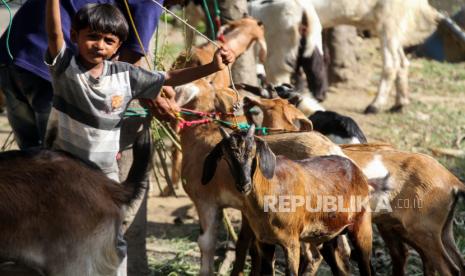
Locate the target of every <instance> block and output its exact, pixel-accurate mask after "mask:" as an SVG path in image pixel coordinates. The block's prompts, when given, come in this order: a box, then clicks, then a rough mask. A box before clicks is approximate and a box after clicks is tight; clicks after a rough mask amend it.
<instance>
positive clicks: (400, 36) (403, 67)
mask: <svg viewBox="0 0 465 276" xmlns="http://www.w3.org/2000/svg"><path fill="white" fill-rule="evenodd" d="M249 7H250V13H251V15H252V16H254V17H257V18H258V19H260V20H261V21H262V22H263V23H264V25H265V28H266V30H267V33H266V40H267V43H268V45H271V46H270V50H269V55H268V59H267V62H266V63H265V67H266V69H267V74H268V76H269V78H270V80H271V82H273V83H276V82H280V83H282V82H289V77H290V74H291V73H292V70H291V69H292V68H294V67H293V64H295V63H292V62H291V61H293V60H294V54H295V53H296V49H297V48H298V45H299V40H298V37H297V35H298V31H297V29H298V24H299V23H298V22H300V21H299V20H300V19H301V17H302V13H304V14H305V15H307V16H308V20H309V24H308V25H309V27H310V28H309V30H308V35H307V44H308V47H307V48H306V50H305V51H304V56H310V54H311V51H313V49H314V48H315V45H317V46H318V47H319V46H320V45H321V29H322V28H330V27H333V26H336V25H340V24H349V25H354V26H356V27H360V28H363V29H370V30H372V31H374V33H377V34H378V35H379V37H380V40H381V51H382V55H383V72H382V75H381V82H380V84H379V87H378V93H377V96H376V98H375V99H374V100H373V102H372V103H371V104H370V105H369V106H368V107H367V108H366V110H365V113H376V112H378V111H379V109H380V108H381V107H382V106H383V105H385V104H386V102H387V98H388V96H389V92H390V90H391V88H392V86H393V84H394V82H395V84H396V91H397V93H396V101H395V105H394V106H393V108H392V110H393V111H399V110H401V109H402V107H404V106H405V105H406V104H408V103H409V99H408V66H409V61H408V60H407V57H406V56H405V53H404V50H403V48H402V47H403V46H405V44H407V43H411V42H412V36H414V35H415V34H414V31H416V30H418V29H420V28H423V26H424V24H422V23H423V22H431V23H433V22H435V21H438V20H440V19H442V18H444V16H443V15H441V14H440V13H439V12H437V11H436V10H435V9H434V8H433V7H431V6H430V5H429V3H428V1H427V0H391V1H384V0H307V1H303V0H302V1H284V0H281V1H258V0H256V1H252V2H251V4H250V5H249ZM315 11H316V13H315ZM292 30H293V31H292ZM407 40H408V41H407ZM308 41H310V42H308ZM318 47H317V48H318Z"/></svg>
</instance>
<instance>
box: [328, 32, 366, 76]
mask: <svg viewBox="0 0 465 276" xmlns="http://www.w3.org/2000/svg"><path fill="white" fill-rule="evenodd" d="M324 40H325V43H326V45H327V48H328V49H329V56H330V59H331V62H330V65H329V80H330V83H331V84H335V83H338V82H346V81H348V80H350V79H351V78H353V75H354V73H353V72H354V70H355V71H356V67H357V55H356V51H354V50H355V49H356V47H359V42H358V40H357V29H356V28H355V27H352V26H337V27H335V28H332V29H330V30H328V31H325V38H324ZM325 51H326V49H325Z"/></svg>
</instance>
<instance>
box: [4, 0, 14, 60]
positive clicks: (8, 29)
mask: <svg viewBox="0 0 465 276" xmlns="http://www.w3.org/2000/svg"><path fill="white" fill-rule="evenodd" d="M2 3H3V5H5V7H6V9H7V10H8V13H9V14H10V23H9V24H8V28H7V31H6V50H7V52H8V55H9V56H10V58H11V60H13V55H12V54H11V51H10V32H11V25H12V24H13V15H12V14H11V9H10V6H9V5H8V3H7V2H6V1H5V0H2Z"/></svg>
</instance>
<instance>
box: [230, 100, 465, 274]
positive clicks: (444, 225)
mask: <svg viewBox="0 0 465 276" xmlns="http://www.w3.org/2000/svg"><path fill="white" fill-rule="evenodd" d="M275 104H276V105H279V104H281V106H280V107H274V108H273V107H270V106H266V105H262V104H260V103H259V101H257V102H256V103H255V104H254V107H255V109H267V110H273V112H263V111H262V112H261V114H262V115H261V119H260V120H261V121H259V120H257V119H256V118H257V117H258V116H255V118H252V121H253V122H257V121H258V122H263V123H265V122H266V123H269V122H273V121H274V118H275V117H276V118H281V117H282V116H284V115H283V114H287V116H290V114H292V113H291V112H290V110H292V108H288V107H286V106H285V105H284V103H282V102H281V101H276V102H275ZM288 106H289V105H288ZM275 122H276V124H275V125H274V127H280V128H282V129H289V130H293V129H295V123H294V122H293V120H292V118H289V119H287V120H280V119H278V120H276V121H275ZM259 126H260V125H259ZM296 136H298V135H296ZM271 137H272V136H270V138H271ZM267 139H269V138H267ZM316 141H318V139H311V140H306V141H305V143H302V142H303V141H293V140H292V139H289V140H286V143H284V144H282V145H281V146H276V147H273V151H274V152H275V153H276V154H281V155H285V156H287V157H288V158H291V159H294V160H300V159H305V158H308V157H311V156H313V155H314V154H315V152H314V147H315V146H316V145H315V144H313V143H314V142H316ZM294 142H295V143H294ZM306 147H309V149H308V151H307V149H306ZM342 150H343V154H342V155H343V156H347V157H348V158H350V159H351V160H352V161H354V162H355V163H356V164H357V165H358V166H359V167H360V168H361V169H362V171H363V172H364V173H365V174H366V176H367V177H368V179H369V181H370V183H372V184H375V187H374V188H375V192H374V193H373V200H372V204H373V205H374V206H375V205H376V204H377V202H378V201H379V200H384V201H385V202H386V201H388V202H389V204H390V206H392V207H393V208H392V209H393V210H392V212H388V213H373V222H374V223H376V224H377V226H378V229H379V230H380V232H381V234H382V236H383V239H385V241H386V245H387V246H388V248H389V251H390V254H391V258H392V260H393V263H394V264H395V265H394V266H393V275H404V273H405V272H404V268H405V265H406V258H407V253H408V252H407V250H406V247H405V244H409V245H412V246H413V247H414V248H415V249H416V250H417V251H418V252H419V253H420V256H421V257H422V261H423V264H424V270H425V271H424V272H425V275H433V274H434V271H439V273H440V274H441V275H454V274H456V273H458V272H457V271H459V270H460V271H462V273H464V271H465V265H464V261H463V259H462V257H461V254H460V251H458V250H457V248H456V246H455V241H454V238H453V235H452V226H453V219H452V217H453V213H454V209H455V208H454V207H455V202H456V200H457V198H458V196H459V195H463V194H465V188H464V185H463V184H462V183H461V182H460V181H459V180H458V179H457V178H456V177H455V176H454V175H453V174H452V173H450V172H449V171H448V170H447V169H446V168H444V167H443V166H442V165H441V164H439V163H438V162H437V161H436V160H434V159H433V158H431V157H429V156H426V155H423V154H419V153H409V152H404V151H399V150H396V149H394V148H393V147H392V146H390V145H388V144H365V145H342ZM376 185H377V186H376ZM399 200H400V201H402V200H405V201H406V202H410V203H411V204H414V203H418V202H422V203H423V204H422V208H421V209H420V210H419V209H418V208H396V206H398V201H399ZM418 225H421V226H423V227H418ZM249 242H250V241H246V242H245V243H249ZM430 246H431V248H434V250H428V249H427V248H430ZM240 254H243V253H239V254H238V255H240ZM235 270H236V271H237V270H241V268H237V269H235Z"/></svg>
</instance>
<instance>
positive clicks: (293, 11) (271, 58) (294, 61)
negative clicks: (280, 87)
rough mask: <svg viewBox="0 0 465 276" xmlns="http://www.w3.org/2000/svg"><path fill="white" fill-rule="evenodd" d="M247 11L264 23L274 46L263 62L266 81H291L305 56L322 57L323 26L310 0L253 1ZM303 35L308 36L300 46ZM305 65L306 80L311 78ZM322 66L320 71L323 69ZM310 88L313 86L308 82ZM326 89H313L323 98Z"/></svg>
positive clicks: (266, 33)
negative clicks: (299, 62)
mask: <svg viewBox="0 0 465 276" xmlns="http://www.w3.org/2000/svg"><path fill="white" fill-rule="evenodd" d="M248 10H249V14H250V15H251V16H252V17H254V18H257V19H258V20H260V21H261V22H263V25H264V26H265V29H266V32H265V38H266V42H267V43H268V45H273V47H272V48H270V49H269V52H268V56H267V58H266V60H265V62H264V66H265V71H266V77H267V81H269V82H270V83H271V84H273V85H277V84H281V83H291V75H292V74H293V73H294V72H295V71H296V69H297V67H298V66H299V65H298V61H303V60H302V59H310V58H311V57H312V56H314V57H313V58H314V59H318V60H320V61H322V60H323V42H322V37H321V31H322V28H321V24H319V22H318V16H317V14H316V12H315V9H314V8H313V6H312V4H311V2H310V1H305V0H293V1H286V0H278V1H250V2H249V3H248ZM314 20H316V22H314ZM304 30H305V31H304ZM302 37H305V45H302V47H300V42H301V38H302ZM299 54H300V56H301V58H300V59H299ZM320 63H321V64H323V63H322V62H320ZM302 65H304V64H303V63H302ZM303 68H304V71H305V74H306V75H307V81H310V80H311V78H309V76H310V75H311V71H310V69H311V68H310V67H309V66H307V63H305V66H303ZM319 69H320V70H317V71H322V70H321V68H319ZM310 87H312V85H310V84H309V88H310ZM324 90H326V87H324V86H319V87H315V88H314V91H312V92H313V93H314V95H315V96H316V97H317V98H320V100H323V99H324V97H323V96H322V95H323V94H324V93H325V91H324Z"/></svg>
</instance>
